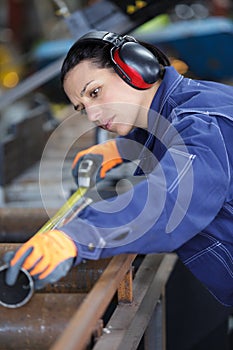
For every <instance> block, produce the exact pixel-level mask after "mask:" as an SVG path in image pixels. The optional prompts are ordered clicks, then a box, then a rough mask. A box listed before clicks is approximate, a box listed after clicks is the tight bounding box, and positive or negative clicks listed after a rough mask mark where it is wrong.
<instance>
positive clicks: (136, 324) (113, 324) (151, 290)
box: [93, 254, 177, 350]
mask: <svg viewBox="0 0 233 350" xmlns="http://www.w3.org/2000/svg"><path fill="white" fill-rule="evenodd" d="M176 260H177V257H176V255H173V254H167V255H163V256H161V255H158V254H153V255H148V256H146V258H145V259H144V261H143V262H142V264H141V266H140V268H139V270H138V272H137V273H136V276H135V279H134V298H133V302H132V303H131V304H119V305H118V307H117V308H116V310H115V311H114V313H113V315H112V317H111V318H110V320H109V322H108V324H107V326H106V332H105V334H103V335H102V337H101V338H100V339H99V341H98V342H97V343H96V345H95V346H94V348H93V350H109V343H110V342H111V350H130V349H131V350H135V349H137V348H138V345H139V343H140V341H141V339H142V337H143V335H144V333H145V330H146V327H147V325H148V324H149V322H150V319H151V316H152V314H153V312H154V310H155V307H156V305H157V302H158V300H159V298H160V295H161V293H162V290H163V287H164V285H165V284H166V282H167V280H168V278H169V275H170V273H171V271H172V269H173V267H174V265H175V262H176Z"/></svg>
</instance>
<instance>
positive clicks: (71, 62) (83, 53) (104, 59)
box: [61, 40, 170, 85]
mask: <svg viewBox="0 0 233 350" xmlns="http://www.w3.org/2000/svg"><path fill="white" fill-rule="evenodd" d="M139 43H140V44H141V45H142V46H144V47H146V48H147V49H148V50H150V51H151V52H152V53H153V54H154V55H155V57H156V58H157V59H158V61H159V63H160V65H161V66H162V68H163V67H165V66H170V61H169V59H168V57H167V56H166V55H165V54H164V53H163V52H162V51H161V50H160V49H158V48H157V47H156V46H154V45H151V44H149V43H144V42H141V41H139ZM110 47H111V46H110V44H108V43H105V42H103V43H101V42H98V43H93V42H91V43H88V44H87V43H86V42H79V40H77V41H76V42H75V43H74V44H73V46H71V48H70V50H69V51H68V53H67V55H66V57H65V59H64V62H63V65H62V68H61V83H62V85H63V83H64V79H65V76H66V74H67V73H68V72H69V71H70V70H71V69H72V68H74V67H75V66H76V65H77V64H79V63H80V62H82V61H84V60H91V61H92V63H94V64H96V66H97V67H98V68H109V69H110V68H112V63H111V56H110Z"/></svg>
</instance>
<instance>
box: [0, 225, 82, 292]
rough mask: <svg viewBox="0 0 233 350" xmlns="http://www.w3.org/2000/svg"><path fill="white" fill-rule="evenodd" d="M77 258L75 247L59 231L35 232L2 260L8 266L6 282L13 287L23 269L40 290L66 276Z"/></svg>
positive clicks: (70, 240)
mask: <svg viewBox="0 0 233 350" xmlns="http://www.w3.org/2000/svg"><path fill="white" fill-rule="evenodd" d="M76 256H77V248H76V246H75V244H74V242H73V241H72V239H71V238H69V237H68V236H67V235H66V234H65V233H63V232H61V231H58V230H53V231H47V232H42V233H38V234H36V235H35V236H33V237H32V238H31V239H30V240H29V241H27V242H26V243H24V244H23V245H22V246H21V247H20V248H19V249H18V250H17V251H16V252H15V253H14V252H8V253H6V254H5V256H4V260H5V262H6V263H8V264H9V268H8V270H7V272H6V283H7V284H8V285H10V286H12V285H14V284H15V282H16V280H17V277H18V274H19V271H20V269H21V268H22V267H23V268H24V269H26V270H28V271H29V272H30V274H31V276H32V277H33V279H34V282H35V284H34V286H35V289H40V288H43V287H44V286H45V285H46V284H48V283H53V282H56V281H58V280H59V279H60V278H61V277H63V276H65V275H66V274H67V272H68V271H69V269H70V268H71V267H72V266H73V263H74V258H75V257H76Z"/></svg>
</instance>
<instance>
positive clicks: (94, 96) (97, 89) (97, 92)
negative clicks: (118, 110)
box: [90, 87, 101, 98]
mask: <svg viewBox="0 0 233 350" xmlns="http://www.w3.org/2000/svg"><path fill="white" fill-rule="evenodd" d="M100 90H101V89H100V88H99V87H98V88H96V89H94V90H92V91H91V92H90V96H91V97H92V98H96V97H98V95H99V93H100Z"/></svg>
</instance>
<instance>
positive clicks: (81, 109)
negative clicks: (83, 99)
mask: <svg viewBox="0 0 233 350" xmlns="http://www.w3.org/2000/svg"><path fill="white" fill-rule="evenodd" d="M74 109H75V110H76V111H77V112H81V113H82V112H83V110H85V108H84V106H83V105H82V104H80V105H76V106H74Z"/></svg>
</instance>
